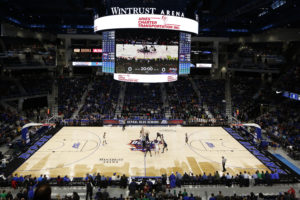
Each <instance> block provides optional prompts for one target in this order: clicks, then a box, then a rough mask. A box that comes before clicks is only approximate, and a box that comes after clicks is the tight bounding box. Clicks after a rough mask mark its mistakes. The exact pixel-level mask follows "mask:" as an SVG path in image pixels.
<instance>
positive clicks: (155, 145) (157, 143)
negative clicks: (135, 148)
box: [154, 139, 159, 155]
mask: <svg viewBox="0 0 300 200" xmlns="http://www.w3.org/2000/svg"><path fill="white" fill-rule="evenodd" d="M154 147H155V148H154V151H155V155H156V154H159V142H158V140H156V139H155V140H154Z"/></svg>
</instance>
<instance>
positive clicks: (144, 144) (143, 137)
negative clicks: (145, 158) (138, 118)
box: [140, 131, 146, 150]
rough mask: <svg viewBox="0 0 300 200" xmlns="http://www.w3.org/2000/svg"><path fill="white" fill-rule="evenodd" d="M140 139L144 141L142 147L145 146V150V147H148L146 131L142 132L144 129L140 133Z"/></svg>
mask: <svg viewBox="0 0 300 200" xmlns="http://www.w3.org/2000/svg"><path fill="white" fill-rule="evenodd" d="M140 140H141V142H142V147H143V150H144V149H145V147H146V137H145V135H144V133H142V131H141V134H140Z"/></svg>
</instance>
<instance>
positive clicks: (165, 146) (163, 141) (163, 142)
mask: <svg viewBox="0 0 300 200" xmlns="http://www.w3.org/2000/svg"><path fill="white" fill-rule="evenodd" d="M162 144H163V150H162V152H161V153H164V152H165V149H166V150H167V151H168V144H167V143H166V141H165V140H164V139H162Z"/></svg>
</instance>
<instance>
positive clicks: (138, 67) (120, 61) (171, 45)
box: [115, 30, 178, 82]
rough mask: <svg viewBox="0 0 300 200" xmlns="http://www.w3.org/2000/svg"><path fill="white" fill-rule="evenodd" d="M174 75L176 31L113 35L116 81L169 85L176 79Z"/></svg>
mask: <svg viewBox="0 0 300 200" xmlns="http://www.w3.org/2000/svg"><path fill="white" fill-rule="evenodd" d="M147 75H148V76H147ZM177 75H178V33H177V32H173V33H170V32H169V31H145V30H134V31H133V30H131V31H130V30H127V31H117V32H116V59H115V78H116V79H117V80H120V81H127V82H171V81H175V80H177Z"/></svg>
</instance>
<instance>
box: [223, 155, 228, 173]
mask: <svg viewBox="0 0 300 200" xmlns="http://www.w3.org/2000/svg"><path fill="white" fill-rule="evenodd" d="M226 161H227V159H226V158H225V157H224V156H222V167H223V172H226V168H225V165H226Z"/></svg>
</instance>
